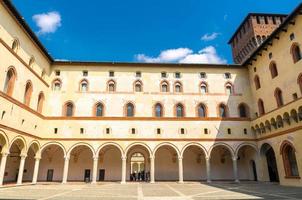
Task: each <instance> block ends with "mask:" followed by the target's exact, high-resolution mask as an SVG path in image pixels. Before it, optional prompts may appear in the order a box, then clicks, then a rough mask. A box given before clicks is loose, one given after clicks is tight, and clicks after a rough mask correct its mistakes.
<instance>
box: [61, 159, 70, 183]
mask: <svg viewBox="0 0 302 200" xmlns="http://www.w3.org/2000/svg"><path fill="white" fill-rule="evenodd" d="M69 159H70V158H69V157H68V156H66V157H65V162H64V169H63V180H62V183H63V184H65V183H67V177H68V168H69Z"/></svg>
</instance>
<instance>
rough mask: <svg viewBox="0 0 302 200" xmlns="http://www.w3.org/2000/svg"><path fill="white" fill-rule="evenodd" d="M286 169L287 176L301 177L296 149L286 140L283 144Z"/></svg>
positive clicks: (282, 149) (282, 152)
mask: <svg viewBox="0 0 302 200" xmlns="http://www.w3.org/2000/svg"><path fill="white" fill-rule="evenodd" d="M281 154H282V158H283V164H284V170H285V175H286V178H290V177H299V169H298V165H297V159H296V151H295V149H294V147H293V146H292V144H291V143H289V142H287V141H285V142H283V145H282V146H281Z"/></svg>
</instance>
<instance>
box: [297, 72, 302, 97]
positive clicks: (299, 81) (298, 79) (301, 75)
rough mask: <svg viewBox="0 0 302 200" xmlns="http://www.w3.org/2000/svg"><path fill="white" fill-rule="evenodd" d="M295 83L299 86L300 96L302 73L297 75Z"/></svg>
mask: <svg viewBox="0 0 302 200" xmlns="http://www.w3.org/2000/svg"><path fill="white" fill-rule="evenodd" d="M297 83H298V85H299V88H300V92H301V94H302V73H300V74H299V76H298V78H297Z"/></svg>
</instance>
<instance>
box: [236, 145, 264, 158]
mask: <svg viewBox="0 0 302 200" xmlns="http://www.w3.org/2000/svg"><path fill="white" fill-rule="evenodd" d="M245 146H249V147H252V148H253V149H254V150H255V151H256V153H258V152H259V150H258V148H257V146H256V145H255V144H252V143H246V142H244V143H241V144H239V145H238V146H237V148H236V150H235V156H238V152H239V151H240V149H241V148H243V147H245Z"/></svg>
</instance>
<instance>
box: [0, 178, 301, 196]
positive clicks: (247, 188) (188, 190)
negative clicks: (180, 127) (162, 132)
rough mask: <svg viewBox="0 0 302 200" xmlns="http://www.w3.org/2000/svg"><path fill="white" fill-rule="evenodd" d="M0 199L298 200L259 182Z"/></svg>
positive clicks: (95, 188) (75, 188) (4, 192)
mask: <svg viewBox="0 0 302 200" xmlns="http://www.w3.org/2000/svg"><path fill="white" fill-rule="evenodd" d="M0 199H1V200H2V199H37V200H38V199H40V200H42V199H43V200H46V199H51V200H56V199H58V200H59V199H64V200H69V199H73V200H80V199H87V200H94V199H102V200H111V199H117V200H119V199H121V200H134V199H138V200H143V199H144V200H151V199H152V200H157V199H158V200H172V199H173V200H174V199H179V200H189V199H190V200H202V199H274V200H278V199H302V190H301V188H299V187H287V186H280V185H278V184H274V183H259V182H241V183H240V184H236V183H233V182H213V183H211V184H206V183H199V182H191V183H184V184H178V183H175V182H159V183H155V184H149V183H128V184H120V183H113V182H106V183H101V184H84V183H68V184H61V183H52V184H48V183H47V184H43V183H39V184H38V185H24V186H20V187H3V188H0Z"/></svg>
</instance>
